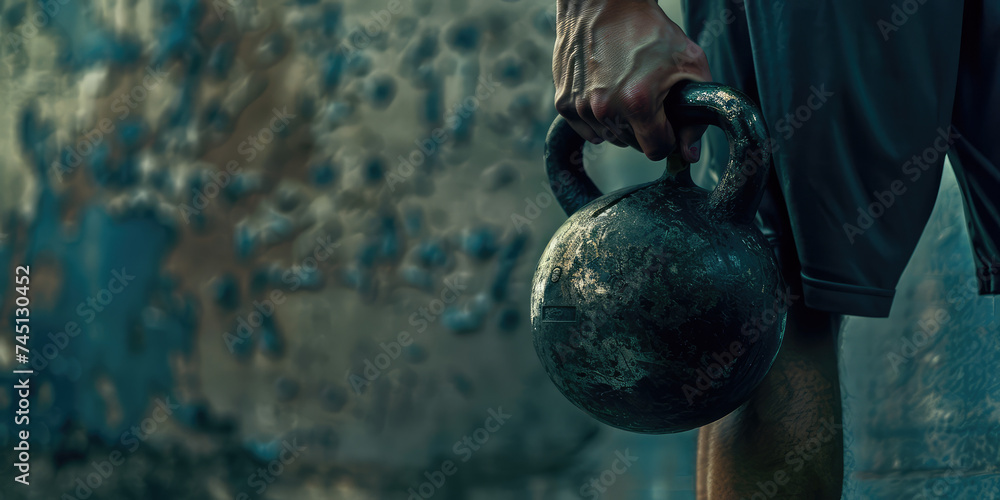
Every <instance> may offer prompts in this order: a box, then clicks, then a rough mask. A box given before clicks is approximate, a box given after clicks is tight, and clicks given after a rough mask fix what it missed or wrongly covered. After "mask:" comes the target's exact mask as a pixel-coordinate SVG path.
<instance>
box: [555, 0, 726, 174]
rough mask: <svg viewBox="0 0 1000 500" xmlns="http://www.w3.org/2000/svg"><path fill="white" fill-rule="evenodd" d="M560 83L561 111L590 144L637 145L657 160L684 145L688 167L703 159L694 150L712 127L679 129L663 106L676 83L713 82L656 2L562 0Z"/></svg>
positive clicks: (696, 53) (558, 15)
mask: <svg viewBox="0 0 1000 500" xmlns="http://www.w3.org/2000/svg"><path fill="white" fill-rule="evenodd" d="M552 76H553V79H554V81H555V86H556V109H557V110H558V111H559V113H560V114H561V115H563V116H564V117H566V118H567V119H568V120H569V122H570V124H571V125H572V126H573V129H574V130H576V131H577V133H579V134H580V135H581V136H582V137H583V138H585V139H587V140H588V141H590V142H593V143H595V144H596V143H600V142H602V141H604V140H607V141H609V142H612V143H614V144H616V145H618V146H623V147H624V146H632V147H634V148H636V149H638V150H640V151H642V152H643V153H645V154H646V156H648V157H649V158H650V159H652V160H661V159H663V158H664V157H666V156H667V154H669V153H670V152H671V151H673V149H674V147H675V145H676V143H678V142H679V143H680V144H679V145H680V153H681V155H682V156H683V157H684V158H685V160H687V161H688V162H695V161H697V160H698V156H699V152H698V151H697V150H694V149H692V147H691V145H692V144H693V143H694V142H696V141H697V140H698V137H700V136H701V134H702V133H703V132H704V128H703V127H684V126H683V125H682V124H671V123H670V122H669V121H668V120H667V117H666V115H664V112H663V100H664V98H665V97H666V96H667V92H669V90H670V87H671V86H673V85H674V84H675V83H677V82H679V81H681V80H685V79H690V80H697V81H711V79H712V75H711V72H710V71H709V69H708V63H707V61H706V60H705V54H704V52H703V51H702V50H701V48H700V47H698V46H697V45H696V44H695V43H694V42H693V41H691V40H690V39H689V38H688V37H687V36H686V35H684V32H683V31H682V30H681V28H680V27H679V26H677V24H675V23H674V22H673V21H671V20H670V18H668V17H667V15H666V14H664V13H663V10H662V9H660V7H659V5H657V4H656V2H655V0H557V9H556V44H555V53H554V54H553V58H552ZM675 125H676V126H679V127H680V129H679V130H678V129H675Z"/></svg>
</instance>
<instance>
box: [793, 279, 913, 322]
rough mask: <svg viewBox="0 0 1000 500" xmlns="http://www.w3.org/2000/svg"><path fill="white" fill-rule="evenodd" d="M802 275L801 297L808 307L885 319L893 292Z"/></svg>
mask: <svg viewBox="0 0 1000 500" xmlns="http://www.w3.org/2000/svg"><path fill="white" fill-rule="evenodd" d="M801 274H802V294H803V296H804V297H805V303H806V306H807V307H811V308H813V309H818V310H821V311H828V312H833V313H838V314H849V315H851V316H866V317H870V318H886V317H888V316H889V310H890V309H892V299H893V298H894V297H895V296H896V291H895V290H891V289H885V288H872V287H867V286H858V285H849V284H846V283H836V282H833V281H825V280H820V279H816V278H810V277H809V276H806V274H805V273H801Z"/></svg>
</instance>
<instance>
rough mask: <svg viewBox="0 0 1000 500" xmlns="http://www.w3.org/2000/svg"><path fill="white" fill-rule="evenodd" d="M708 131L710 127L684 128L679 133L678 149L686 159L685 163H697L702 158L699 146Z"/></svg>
mask: <svg viewBox="0 0 1000 500" xmlns="http://www.w3.org/2000/svg"><path fill="white" fill-rule="evenodd" d="M707 129H708V127H706V126H696V127H682V128H681V130H680V132H678V134H677V143H678V148H679V149H680V154H681V157H683V158H684V161H686V162H688V163H697V162H698V159H700V158H701V149H700V148H699V147H698V145H697V144H698V142H699V141H700V140H701V136H702V134H704V133H705V130H707Z"/></svg>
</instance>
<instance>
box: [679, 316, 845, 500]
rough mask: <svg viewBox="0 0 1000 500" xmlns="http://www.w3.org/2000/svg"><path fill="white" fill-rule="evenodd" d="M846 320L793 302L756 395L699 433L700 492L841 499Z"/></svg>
mask: <svg viewBox="0 0 1000 500" xmlns="http://www.w3.org/2000/svg"><path fill="white" fill-rule="evenodd" d="M841 319H842V318H841V316H838V315H835V314H830V313H825V312H821V311H816V310H814V309H809V308H807V307H805V306H804V305H802V304H801V303H798V304H796V305H794V306H792V308H791V309H789V311H788V323H787V326H786V330H785V339H784V342H783V344H782V347H781V351H780V352H779V354H778V358H777V359H776V360H775V362H774V366H772V367H771V371H770V373H768V375H767V377H766V378H765V379H764V381H763V382H762V383H761V385H760V386H759V387H758V388H757V389H756V391H755V392H754V394H753V396H752V397H751V399H750V401H748V402H747V403H746V404H744V405H743V406H741V407H740V408H739V409H737V410H736V411H734V412H733V413H731V414H729V415H728V416H726V417H725V418H723V419H722V420H719V421H717V422H714V423H712V424H710V425H707V426H705V427H702V428H701V430H700V432H699V434H698V462H697V465H698V471H697V496H698V498H699V499H702V500H729V499H732V500H738V499H747V500H756V499H761V500H764V499H771V498H803V499H810V500H812V499H839V498H840V494H841V487H842V481H843V469H844V466H843V452H844V449H843V439H842V428H841V423H842V415H841V403H840V379H839V376H838V373H837V334H838V332H839V329H840V325H841Z"/></svg>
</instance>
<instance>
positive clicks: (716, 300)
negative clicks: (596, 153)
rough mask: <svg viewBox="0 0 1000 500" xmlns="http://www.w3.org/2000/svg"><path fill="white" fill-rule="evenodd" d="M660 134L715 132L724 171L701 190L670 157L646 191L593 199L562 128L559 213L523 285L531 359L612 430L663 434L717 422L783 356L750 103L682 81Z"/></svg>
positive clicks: (553, 149)
mask: <svg viewBox="0 0 1000 500" xmlns="http://www.w3.org/2000/svg"><path fill="white" fill-rule="evenodd" d="M665 110H666V113H667V116H668V118H669V119H670V120H671V123H673V124H675V127H676V126H677V124H680V123H683V124H685V125H714V126H718V127H720V128H721V129H722V130H723V131H724V132H725V133H726V136H727V137H728V140H729V146H730V150H729V163H728V165H727V167H726V169H725V171H724V173H723V175H722V176H721V178H720V180H719V183H718V185H717V186H716V188H715V189H714V190H712V191H711V192H709V191H707V190H705V189H702V188H700V187H698V186H697V185H696V184H695V183H694V182H693V181H692V179H691V172H690V168H688V165H684V164H680V163H678V162H680V161H681V160H679V159H678V158H677V157H672V158H671V159H670V161H669V162H668V163H669V164H671V165H673V166H674V167H676V168H670V169H667V170H666V171H665V173H664V175H663V176H662V177H661V178H660V179H658V180H656V181H653V182H649V183H646V184H641V185H637V186H632V187H628V188H624V189H621V190H618V191H615V192H613V193H609V194H606V195H602V194H601V192H600V190H598V188H597V187H596V186H595V185H594V183H593V181H591V180H590V178H589V177H588V176H587V174H586V172H585V170H584V166H583V158H584V152H583V145H584V140H583V139H582V138H580V137H579V136H578V135H577V134H576V133H575V132H574V131H573V129H572V128H570V126H569V124H568V123H567V122H566V120H565V119H563V118H562V117H558V118H556V119H555V121H554V122H553V124H552V127H551V128H550V130H549V133H548V137H547V139H546V144H545V165H546V172H547V175H548V178H549V182H550V184H551V187H552V191H553V193H554V194H555V197H556V199H557V200H558V202H559V204H560V206H562V208H563V210H564V211H565V212H566V214H567V215H568V216H569V218H568V219H567V220H566V222H565V223H563V225H562V226H561V227H560V228H559V229H558V230H557V231H556V233H555V234H554V235H553V236H552V239H551V241H550V242H549V243H548V245H547V246H546V248H545V251H544V252H543V254H542V257H541V259H540V260H539V262H538V267H537V268H536V270H535V274H534V278H533V280H532V292H531V301H532V302H531V327H532V334H533V338H534V346H535V351H536V353H537V354H538V358H539V359H540V360H541V362H542V365H544V367H545V370H546V372H547V373H548V375H549V378H550V379H551V380H552V382H553V383H554V384H555V385H556V387H558V388H559V390H560V391H561V392H562V394H563V395H564V396H566V397H567V398H568V399H569V400H570V401H572V402H573V403H574V404H575V405H576V406H577V407H579V408H580V409H582V410H583V411H585V412H587V413H588V414H590V415H591V416H592V417H594V418H596V419H597V420H599V421H601V422H604V423H606V424H608V425H610V426H613V427H617V428H620V429H624V430H628V431H633V432H640V433H648V434H664V433H674V432H682V431H686V430H690V429H693V428H696V427H700V426H703V425H705V424H708V423H711V422H713V421H715V420H718V419H720V418H722V417H724V416H725V415H727V414H729V413H730V412H732V411H733V410H735V409H736V408H737V407H739V406H740V405H741V404H743V403H744V402H746V401H747V399H748V398H749V396H750V393H751V391H753V389H754V388H755V387H757V385H758V384H759V383H760V382H761V380H763V378H764V376H765V375H766V374H767V372H768V370H769V369H770V367H771V364H772V363H773V362H774V359H775V357H776V356H777V353H778V348H779V347H780V346H781V339H782V336H783V334H784V328H785V311H786V309H787V308H786V307H785V306H784V302H783V300H782V299H781V291H782V280H781V276H780V274H779V271H778V266H777V264H776V262H775V259H774V255H773V254H772V251H771V248H770V246H769V245H768V242H767V241H766V240H765V238H764V236H763V235H762V234H761V232H760V231H759V230H758V229H757V228H756V227H755V226H754V225H753V223H752V222H753V220H754V217H755V214H756V212H757V207H758V205H759V204H760V200H761V197H762V196H763V193H764V186H765V182H766V180H767V173H768V172H767V170H768V167H769V165H770V150H769V142H768V138H767V130H766V127H765V125H764V123H763V120H762V119H761V116H760V112H759V111H758V110H757V108H756V106H755V104H754V103H753V102H752V101H751V100H750V99H749V98H748V97H747V96H746V95H744V94H743V93H741V92H740V91H738V90H736V89H733V88H731V87H727V86H724V85H719V84H714V83H699V82H691V81H685V82H681V83H678V84H677V85H675V86H674V87H672V88H671V90H670V92H669V94H668V96H667V99H666V101H665Z"/></svg>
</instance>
